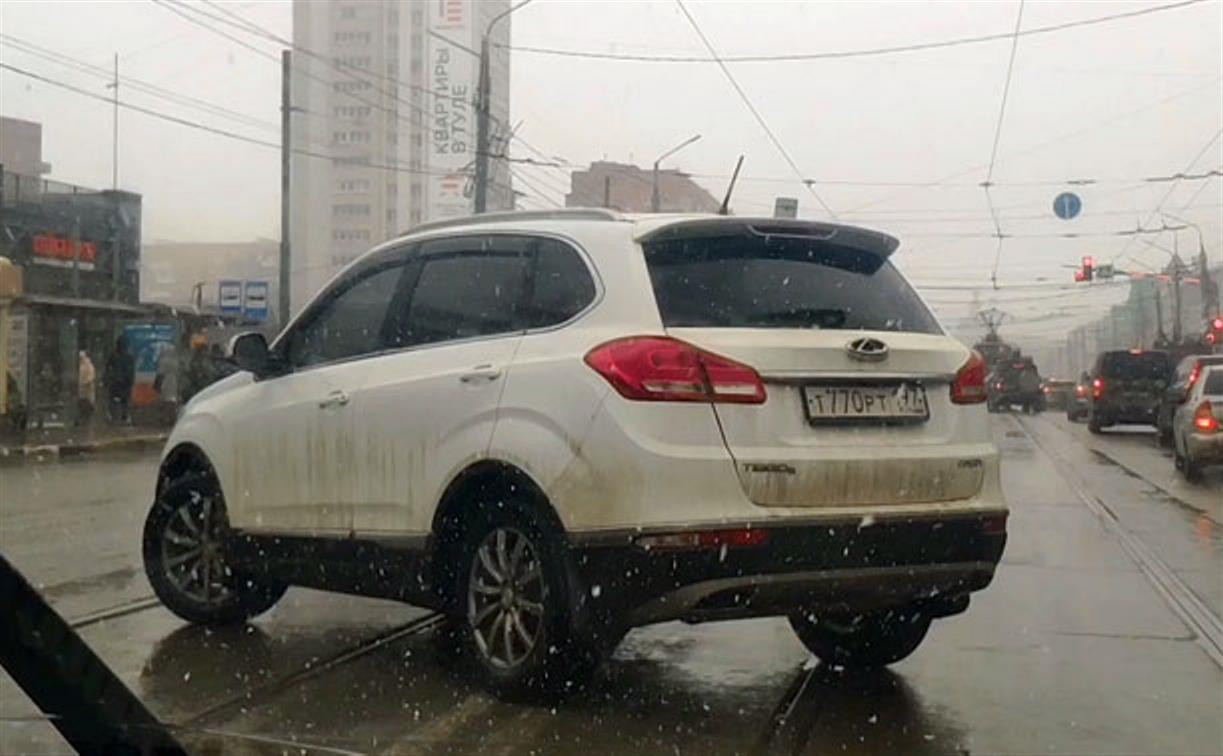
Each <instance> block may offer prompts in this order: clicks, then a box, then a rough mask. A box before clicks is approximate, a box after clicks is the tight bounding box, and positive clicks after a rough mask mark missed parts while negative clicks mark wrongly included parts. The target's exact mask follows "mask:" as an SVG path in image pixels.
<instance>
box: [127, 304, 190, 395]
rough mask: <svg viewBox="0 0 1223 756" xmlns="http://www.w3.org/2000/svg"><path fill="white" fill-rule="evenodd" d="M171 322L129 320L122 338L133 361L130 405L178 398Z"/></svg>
mask: <svg viewBox="0 0 1223 756" xmlns="http://www.w3.org/2000/svg"><path fill="white" fill-rule="evenodd" d="M175 330H176V329H175V326H174V325H173V324H171V323H132V324H129V325H126V326H124V327H123V338H124V341H126V342H127V348H128V351H130V352H131V354H132V359H133V361H134V362H135V369H136V373H135V380H134V381H133V383H132V396H131V400H132V406H133V407H151V406H153V405H155V404H157V402H159V401H167V402H176V401H178V396H177V394H178V388H177V386H178V359H177V357H178V356H177V354H176V353H175V350H174V336H175Z"/></svg>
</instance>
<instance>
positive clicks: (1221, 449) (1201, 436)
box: [1185, 433, 1223, 463]
mask: <svg viewBox="0 0 1223 756" xmlns="http://www.w3.org/2000/svg"><path fill="white" fill-rule="evenodd" d="M1185 451H1186V452H1188V453H1189V459H1191V460H1192V461H1194V462H1218V463H1223V433H1210V434H1206V433H1189V434H1186V436H1185Z"/></svg>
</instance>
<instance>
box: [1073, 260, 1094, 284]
mask: <svg viewBox="0 0 1223 756" xmlns="http://www.w3.org/2000/svg"><path fill="white" fill-rule="evenodd" d="M1095 277H1096V259H1095V258H1094V257H1091V256H1090V255H1088V256H1087V257H1084V258H1083V260H1082V266H1081V267H1080V268H1079V269H1078V270H1076V271H1075V272H1074V280H1075V282H1076V283H1079V282H1081V281H1090V280H1092V279H1093V278H1095Z"/></svg>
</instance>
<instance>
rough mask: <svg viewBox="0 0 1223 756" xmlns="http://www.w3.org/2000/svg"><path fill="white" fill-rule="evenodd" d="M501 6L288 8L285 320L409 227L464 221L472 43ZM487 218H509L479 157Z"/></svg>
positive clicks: (505, 56) (476, 1) (496, 39)
mask: <svg viewBox="0 0 1223 756" xmlns="http://www.w3.org/2000/svg"><path fill="white" fill-rule="evenodd" d="M509 7H510V5H509V0H428V1H427V2H426V1H425V0H388V1H383V0H335V1H334V2H317V1H316V0H295V2H294V4H293V43H294V48H295V49H294V51H293V56H294V57H293V68H292V72H293V73H292V90H291V98H292V105H293V108H294V111H293V116H292V118H293V137H292V144H293V147H294V150H295V152H294V155H293V158H292V167H291V180H292V201H291V211H290V212H291V222H290V225H291V233H290V240H291V246H292V263H291V265H290V283H291V285H290V309H291V311H292V312H296V311H298V310H299V309H301V307H302V306H303V305H304V304H305V302H306V301H308V299H309V297H310V296H312V295H313V294H314V293H315V292H316V291H318V289H319V288H321V287H322V286H323V285H324V284H325V283H326V282H327V281H328V280H329V279H330V278H331V277H332V276H333V275H335V273H336V272H338V271H339V270H340V269H341V268H342V267H343V266H344V265H346V264H347V263H349V262H351V261H352V260H353V259H355V258H356V257H357V256H358V255H360V254H361V253H362V252H364V251H365V250H367V249H369V248H370V247H371V246H373V245H374V244H377V243H378V242H381V241H384V240H386V239H388V238H390V237H392V236H395V235H397V234H399V233H401V232H402V231H404V230H405V229H407V228H410V227H412V226H414V225H417V224H419V223H422V222H425V221H429V220H435V219H439V218H446V217H452V216H455V215H463V214H467V213H470V212H471V211H472V197H473V186H472V179H473V176H474V173H475V162H474V161H475V143H476V111H475V96H476V91H477V83H478V82H477V79H478V74H479V55H478V52H479V50H480V45H481V39H482V37H483V35H484V34H485V32H486V30H487V29H488V26H489V22H490V21H491V20H492V19H493V17H495V16H497V15H498V14H500V13H501V12H503V11H506V10H508V9H509ZM510 21H511V19H510V18H509V17H506V18H503V19H502V20H501V21H499V22H498V23H497V25H496V27H495V29H494V30H493V34H492V35H491V36H490V42H491V44H490V47H489V49H490V53H491V54H490V66H489V70H490V81H491V92H492V96H491V100H490V107H489V111H490V114H491V120H492V124H493V126H492V129H491V134H492V141H491V145H492V146H491V148H490V154H491V155H504V154H505V145H504V142H505V141H506V139H507V138H508V126H507V124H508V121H509V52H508V50H507V49H505V47H504V45H507V44H508V43H509V39H510ZM490 163H491V168H492V170H491V175H490V180H491V186H490V191H489V196H488V207H489V209H502V208H510V207H512V202H513V200H512V197H513V195H512V189H511V187H510V179H509V172H508V165H507V163H506V161H504V160H501V159H496V158H493V159H491V161H490Z"/></svg>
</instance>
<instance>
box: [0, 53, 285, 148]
mask: <svg viewBox="0 0 1223 756" xmlns="http://www.w3.org/2000/svg"><path fill="white" fill-rule="evenodd" d="M0 42H3V44H4V45H7V46H10V47H12V48H13V49H15V50H17V51H18V52H21V53H23V54H25V55H30V56H33V57H36V58H41V59H43V60H46V61H49V62H52V63H57V64H59V65H62V66H64V67H66V68H72V69H75V70H77V71H79V72H81V73H86V74H90V75H92V76H97V77H99V78H105V79H106V80H107V81H108V82H109V81H111V80H112V79H113V77H114V71H113V70H112V69H111V68H109V67H104V66H98V65H94V64H92V63H88V62H86V61H83V60H81V59H79V58H73V57H71V56H69V55H66V54H64V53H61V52H57V51H55V50H51V49H50V48H45V47H40V46H38V45H35V44H33V43H31V42H27V41H25V40H22V39H18V38H17V37H13V36H11V35H9V34H4V33H0ZM119 84H120V85H121V86H123V87H125V88H131V89H134V90H136V91H139V92H142V93H144V94H147V95H149V96H151V97H160V98H162V99H165V100H168V101H170V102H173V103H175V104H177V105H182V106H183V107H190V108H194V109H196V110H200V111H201V112H206V113H209V114H210V115H214V116H218V117H222V118H228V119H230V120H233V121H235V122H240V123H243V124H245V125H247V126H254V127H257V128H264V129H273V130H275V131H277V132H279V131H280V124H277V123H273V122H271V121H265V120H261V119H259V118H258V117H256V116H252V115H250V114H249V113H243V112H241V111H237V110H231V109H229V108H226V107H225V106H223V105H218V104H216V103H213V102H209V101H207V100H201V99H199V98H196V97H191V96H189V95H185V94H182V93H181V92H174V91H173V90H169V89H165V88H164V87H160V86H157V85H156V84H150V83H148V82H145V81H141V80H140V79H136V78H133V77H131V76H122V77H120V79H119Z"/></svg>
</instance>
